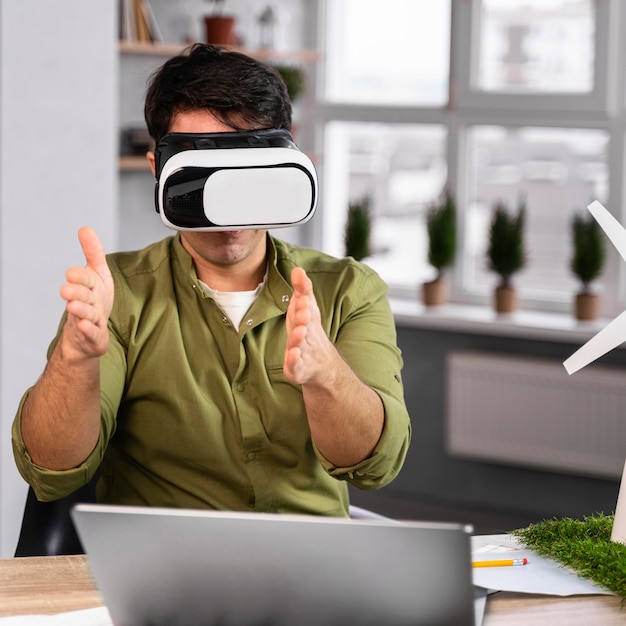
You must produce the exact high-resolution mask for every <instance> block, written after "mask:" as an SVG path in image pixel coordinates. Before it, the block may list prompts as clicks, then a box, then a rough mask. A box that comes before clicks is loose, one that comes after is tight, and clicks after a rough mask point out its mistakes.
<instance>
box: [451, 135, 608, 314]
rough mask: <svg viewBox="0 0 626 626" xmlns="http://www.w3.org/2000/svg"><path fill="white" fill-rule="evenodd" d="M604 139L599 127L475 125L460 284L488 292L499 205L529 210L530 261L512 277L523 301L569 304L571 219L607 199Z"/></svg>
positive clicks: (573, 284) (572, 287) (470, 147)
mask: <svg viewBox="0 0 626 626" xmlns="http://www.w3.org/2000/svg"><path fill="white" fill-rule="evenodd" d="M607 151H608V134H607V133H606V132H605V131H601V130H583V129H569V128H568V129H563V128H537V127H521V128H510V127H503V126H474V127H472V128H471V129H470V130H469V133H468V154H467V163H468V164H469V170H468V182H469V189H468V193H467V196H466V197H467V205H466V209H465V230H464V232H465V239H464V241H463V253H464V258H463V261H462V264H461V267H462V269H463V274H462V285H463V288H464V289H465V290H467V291H468V292H474V293H485V294H488V293H490V290H491V288H492V285H493V275H492V274H489V272H488V271H487V267H486V263H485V250H486V248H487V233H488V230H489V222H490V220H491V214H492V208H493V205H494V204H495V203H496V202H497V201H502V202H504V203H505V204H506V205H507V206H508V207H509V209H510V210H511V211H516V210H517V209H518V207H519V204H520V202H523V203H524V204H525V206H526V216H525V219H526V227H525V243H526V246H525V247H526V254H527V259H528V261H527V264H526V266H525V267H524V269H523V270H522V271H521V272H520V274H519V275H518V276H517V277H516V283H518V284H519V285H520V288H522V289H523V290H524V294H525V297H526V299H534V300H544V301H546V302H547V301H550V302H559V301H561V302H566V303H569V302H570V301H571V294H572V293H573V292H574V291H575V290H576V289H577V283H576V280H575V277H574V276H573V275H572V274H571V272H570V271H569V262H570V258H571V254H572V249H571V238H570V229H571V224H570V222H571V220H572V217H573V215H574V214H575V213H577V212H580V213H581V212H583V211H584V210H585V207H586V206H587V204H589V203H590V202H591V201H592V200H599V201H600V202H602V203H603V204H606V202H607V199H608V167H607Z"/></svg>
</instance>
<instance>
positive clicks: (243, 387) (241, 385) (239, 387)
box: [237, 383, 246, 391]
mask: <svg viewBox="0 0 626 626" xmlns="http://www.w3.org/2000/svg"><path fill="white" fill-rule="evenodd" d="M245 388H246V386H245V385H244V384H243V383H239V384H238V385H237V391H243V390H244V389H245Z"/></svg>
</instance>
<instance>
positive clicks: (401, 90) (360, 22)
mask: <svg viewBox="0 0 626 626" xmlns="http://www.w3.org/2000/svg"><path fill="white" fill-rule="evenodd" d="M326 27H327V41H326V59H327V63H326V99H327V100H330V101H334V102H352V103H358V104H387V103H389V104H393V105H406V104H421V105H431V106H438V105H442V104H445V103H446V102H447V100H448V74H449V59H450V0H437V1H436V2H433V1H432V0H411V1H410V2H409V1H407V0H387V1H386V2H385V4H384V9H383V10H381V4H380V2H374V1H373V0H332V1H331V2H328V3H327V19H326Z"/></svg>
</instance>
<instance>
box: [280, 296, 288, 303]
mask: <svg viewBox="0 0 626 626" xmlns="http://www.w3.org/2000/svg"><path fill="white" fill-rule="evenodd" d="M281 300H282V301H283V302H289V296H283V297H282V298H281Z"/></svg>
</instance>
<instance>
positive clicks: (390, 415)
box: [315, 264, 411, 490]
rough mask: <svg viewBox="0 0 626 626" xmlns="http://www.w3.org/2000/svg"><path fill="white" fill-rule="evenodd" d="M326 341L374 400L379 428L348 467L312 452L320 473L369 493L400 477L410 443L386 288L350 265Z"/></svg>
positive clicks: (371, 274)
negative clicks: (367, 452)
mask: <svg viewBox="0 0 626 626" xmlns="http://www.w3.org/2000/svg"><path fill="white" fill-rule="evenodd" d="M332 317H333V319H334V320H336V321H335V322H334V326H332V325H331V327H330V329H329V330H330V332H329V335H330V337H331V339H333V341H334V343H335V347H336V348H337V350H338V351H339V353H340V354H341V355H342V357H343V358H344V359H345V360H346V362H347V363H348V364H349V365H350V367H351V368H352V370H353V371H354V372H355V374H356V375H357V376H358V377H359V378H360V379H361V380H362V381H363V382H364V383H365V384H366V385H368V386H370V387H371V388H372V389H374V390H375V391H376V392H377V393H378V395H379V396H380V398H381V400H382V403H383V407H384V412H385V422H384V427H383V432H382V435H381V437H380V439H379V441H378V443H377V445H376V447H375V449H374V451H373V453H372V455H371V456H370V457H369V458H367V459H365V460H364V461H362V462H360V463H358V464H357V465H354V466H352V467H336V466H334V465H333V464H332V463H330V462H329V461H328V460H327V459H325V458H324V457H323V456H322V455H321V454H320V452H319V450H317V449H316V450H315V452H316V455H317V457H318V460H319V461H320V463H321V464H322V466H323V467H324V468H325V470H326V471H327V472H328V473H329V474H330V475H331V476H334V477H335V478H338V479H340V480H346V481H348V482H350V483H351V484H352V485H354V486H355V487H358V488H360V489H365V490H374V489H378V488H380V487H383V486H384V485H386V484H388V483H389V482H391V481H392V480H393V479H394V478H395V477H396V476H397V475H398V473H399V472H400V469H401V468H402V465H403V463H404V460H405V458H406V454H407V451H408V447H409V443H410V440H411V422H410V418H409V414H408V411H407V408H406V404H405V401H404V389H403V384H402V377H401V370H402V365H403V362H402V356H401V353H400V349H399V348H398V346H397V341H396V328H395V321H394V318H393V313H392V312H391V307H390V306H389V302H388V300H387V286H386V284H385V283H384V282H383V281H382V279H381V278H380V277H379V276H378V275H377V274H376V273H375V272H374V271H373V270H371V269H369V268H366V267H364V266H362V265H360V264H357V265H356V271H355V273H354V275H353V276H352V277H351V278H349V279H347V284H346V288H345V289H344V294H343V295H342V296H340V297H339V298H337V300H336V306H335V312H334V315H333V316H332Z"/></svg>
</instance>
